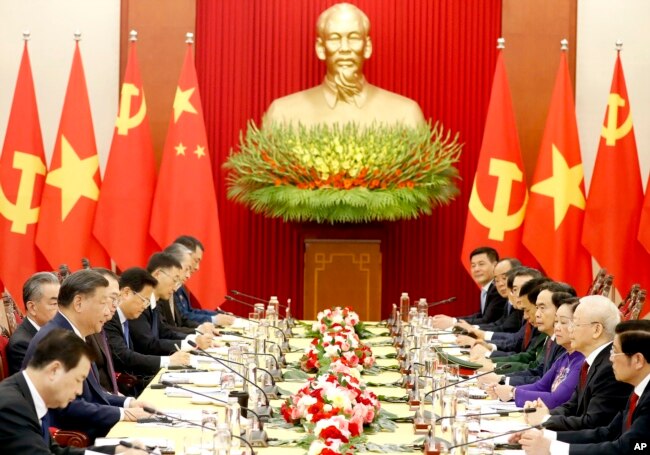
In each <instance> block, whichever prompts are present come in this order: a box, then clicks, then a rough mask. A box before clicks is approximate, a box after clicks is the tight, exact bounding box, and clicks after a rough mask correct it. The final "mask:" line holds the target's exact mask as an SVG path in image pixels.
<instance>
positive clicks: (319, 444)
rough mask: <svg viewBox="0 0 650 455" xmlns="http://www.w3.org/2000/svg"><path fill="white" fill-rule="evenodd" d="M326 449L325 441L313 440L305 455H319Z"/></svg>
mask: <svg viewBox="0 0 650 455" xmlns="http://www.w3.org/2000/svg"><path fill="white" fill-rule="evenodd" d="M326 447H327V446H326V445H325V441H323V440H322V439H314V442H312V443H311V445H310V446H309V451H308V452H307V455H320V453H321V452H322V451H323V449H324V448H326Z"/></svg>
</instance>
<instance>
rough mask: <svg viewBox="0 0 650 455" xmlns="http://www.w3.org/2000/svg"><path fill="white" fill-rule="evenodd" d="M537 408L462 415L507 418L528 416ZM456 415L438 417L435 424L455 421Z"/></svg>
mask: <svg viewBox="0 0 650 455" xmlns="http://www.w3.org/2000/svg"><path fill="white" fill-rule="evenodd" d="M536 409H537V408H520V409H503V410H497V411H495V412H481V413H478V414H464V416H465V417H480V416H499V417H507V416H509V415H510V414H514V413H518V412H521V413H523V414H529V413H531V412H535V410H536ZM456 417H457V415H448V416H442V417H438V418H437V419H436V423H438V422H440V421H441V420H444V419H455V418H456Z"/></svg>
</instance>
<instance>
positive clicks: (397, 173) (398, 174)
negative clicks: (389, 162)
mask: <svg viewBox="0 0 650 455" xmlns="http://www.w3.org/2000/svg"><path fill="white" fill-rule="evenodd" d="M395 175H396V176H397V177H399V176H400V175H402V170H401V169H397V170H396V171H395Z"/></svg>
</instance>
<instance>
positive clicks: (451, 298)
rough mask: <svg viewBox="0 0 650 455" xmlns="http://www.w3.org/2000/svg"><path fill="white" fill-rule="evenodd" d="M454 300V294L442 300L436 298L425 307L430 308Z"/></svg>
mask: <svg viewBox="0 0 650 455" xmlns="http://www.w3.org/2000/svg"><path fill="white" fill-rule="evenodd" d="M455 300H456V297H455V296H454V297H449V298H447V299H444V300H438V301H437V302H432V303H428V304H427V308H431V307H434V306H438V305H444V304H445V303H451V302H453V301H455Z"/></svg>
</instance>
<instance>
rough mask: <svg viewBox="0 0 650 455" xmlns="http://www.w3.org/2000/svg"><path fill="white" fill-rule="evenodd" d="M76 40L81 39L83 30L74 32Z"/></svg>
mask: <svg viewBox="0 0 650 455" xmlns="http://www.w3.org/2000/svg"><path fill="white" fill-rule="evenodd" d="M74 40H75V41H81V32H80V31H79V30H77V31H75V32H74Z"/></svg>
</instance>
